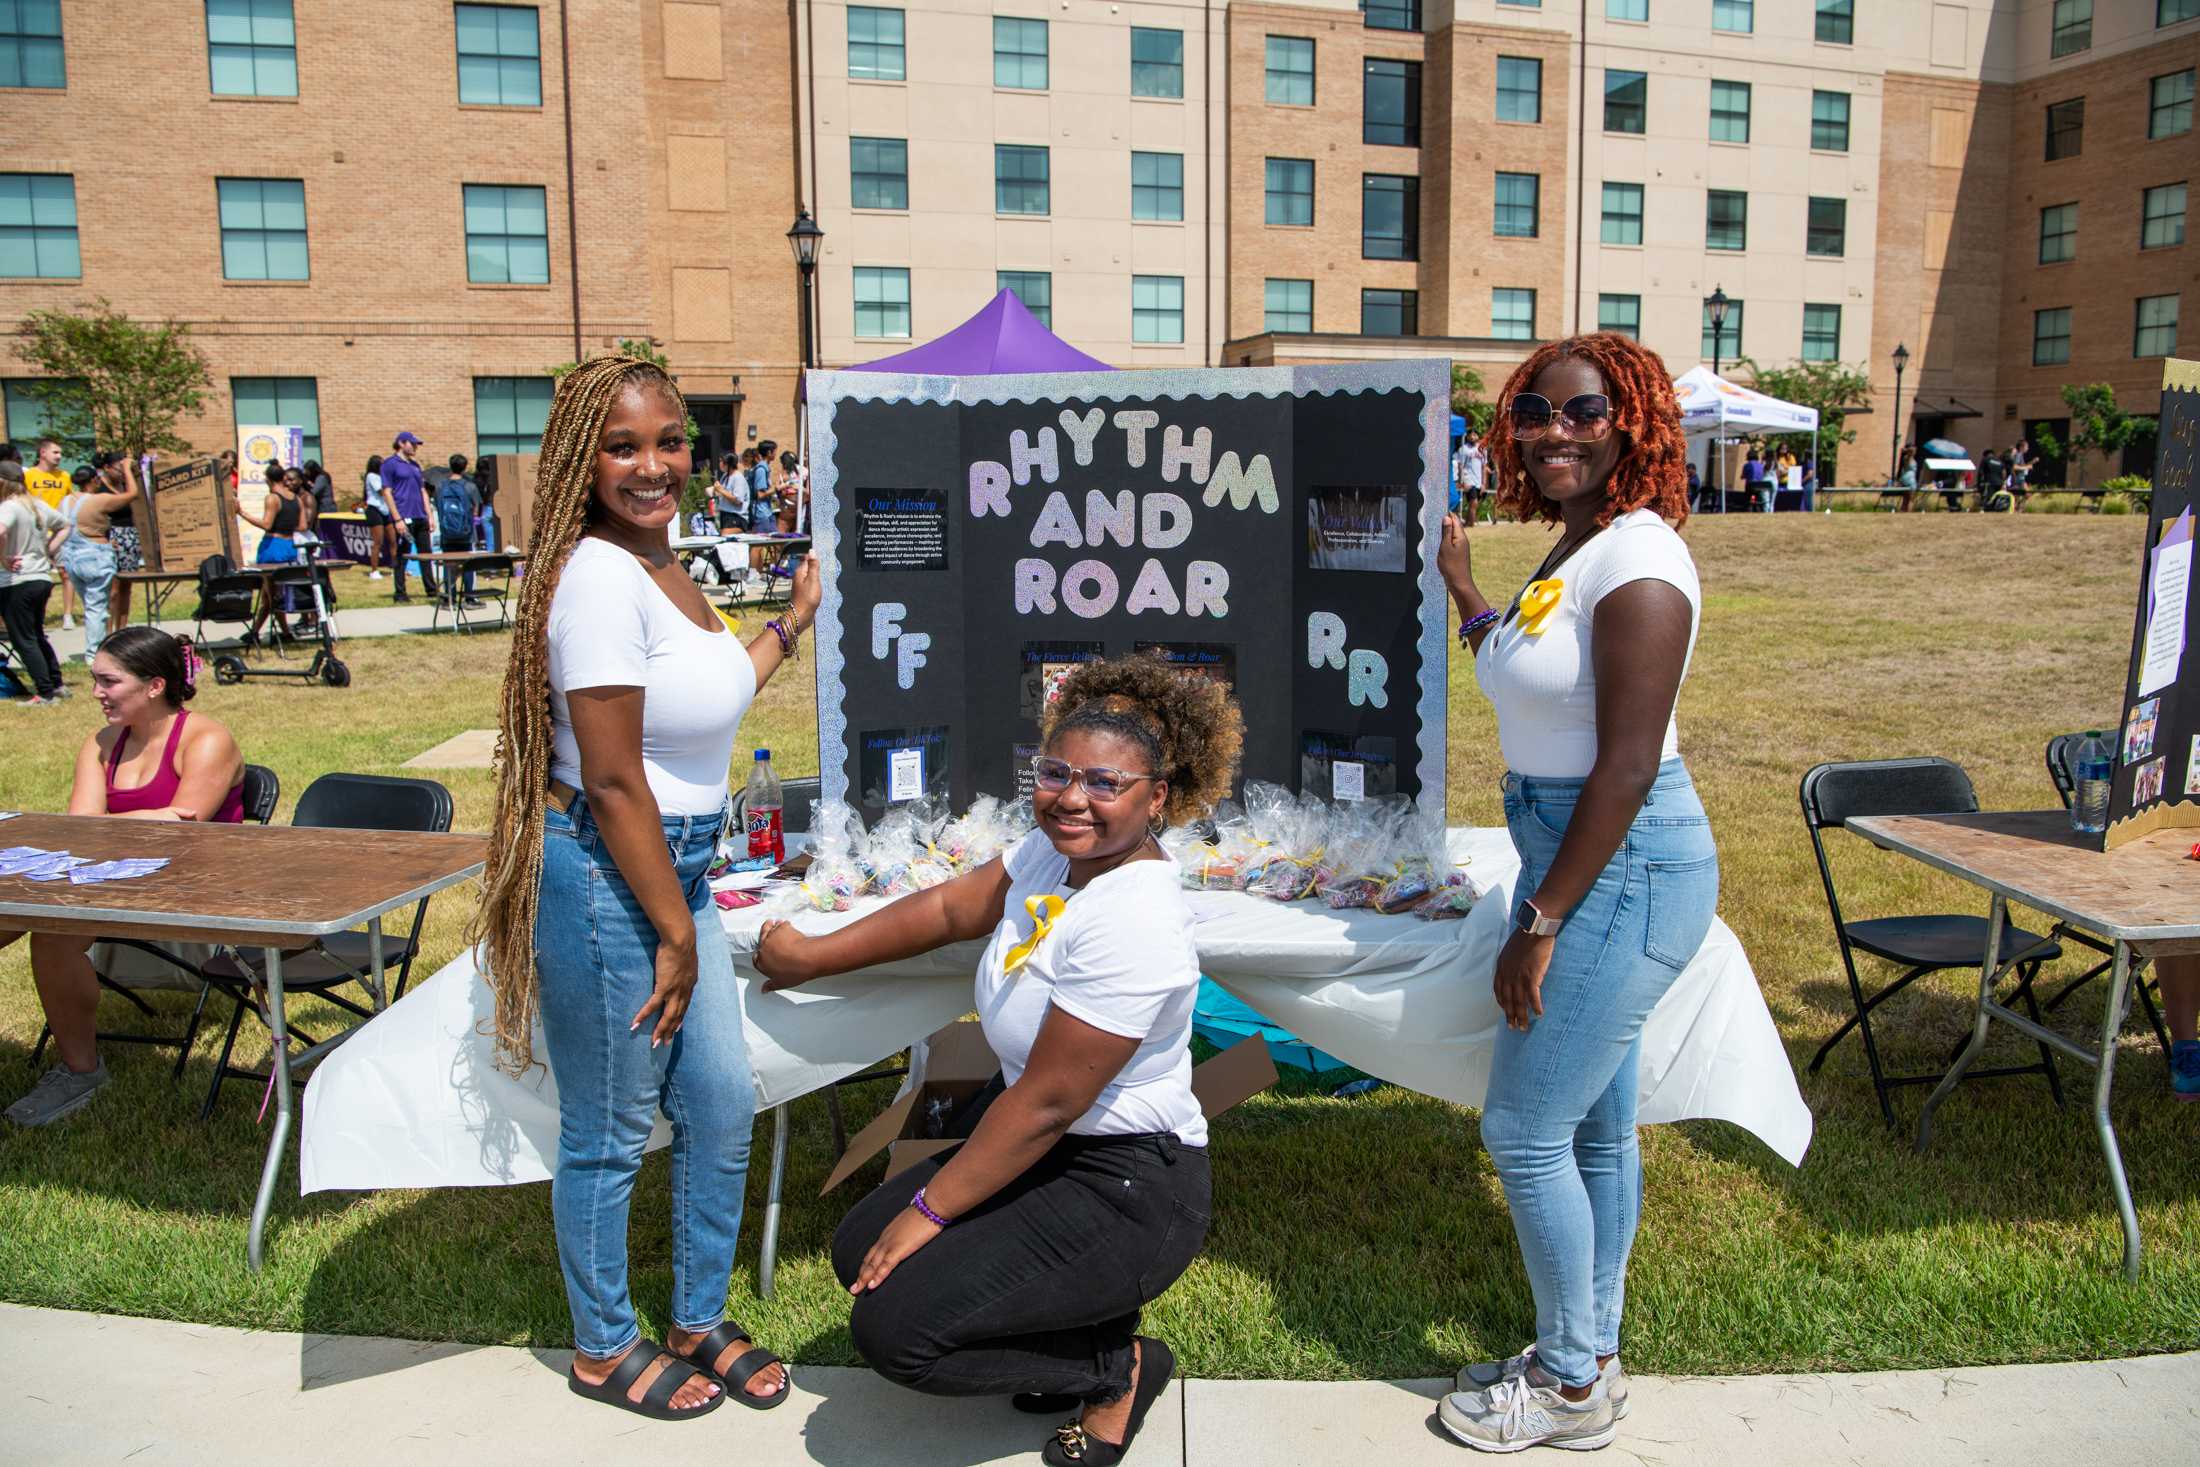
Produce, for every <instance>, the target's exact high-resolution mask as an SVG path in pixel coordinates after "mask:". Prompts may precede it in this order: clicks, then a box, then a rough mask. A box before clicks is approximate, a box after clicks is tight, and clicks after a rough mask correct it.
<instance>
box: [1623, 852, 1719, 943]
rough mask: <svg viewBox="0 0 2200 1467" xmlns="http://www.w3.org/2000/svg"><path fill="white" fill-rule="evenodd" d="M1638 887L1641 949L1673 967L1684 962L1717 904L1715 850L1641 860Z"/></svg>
mask: <svg viewBox="0 0 2200 1467" xmlns="http://www.w3.org/2000/svg"><path fill="white" fill-rule="evenodd" d="M1643 892H1644V906H1645V908H1646V911H1645V913H1644V923H1645V930H1644V933H1643V939H1642V950H1643V952H1644V953H1645V954H1647V955H1648V956H1650V957H1652V958H1655V959H1656V960H1657V961H1658V962H1661V963H1663V964H1665V965H1666V966H1667V967H1669V968H1672V969H1674V970H1675V971H1679V970H1680V969H1682V968H1685V967H1687V966H1688V965H1689V963H1690V962H1691V961H1693V960H1694V958H1695V956H1696V950H1697V949H1698V948H1700V947H1702V946H1703V940H1704V935H1705V934H1706V933H1708V932H1710V930H1711V918H1712V914H1713V913H1714V912H1715V911H1717V909H1718V905H1719V858H1718V856H1717V855H1715V854H1714V855H1709V856H1696V857H1691V858H1687V859H1683V860H1677V861H1645V862H1644V863H1643Z"/></svg>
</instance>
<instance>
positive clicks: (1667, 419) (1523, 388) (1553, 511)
mask: <svg viewBox="0 0 2200 1467" xmlns="http://www.w3.org/2000/svg"><path fill="white" fill-rule="evenodd" d="M1563 357H1580V358H1582V359H1583V360H1585V361H1586V362H1588V363H1589V365H1590V366H1592V367H1595V368H1596V369H1597V371H1598V372H1599V373H1601V374H1602V375H1603V377H1604V388H1605V392H1606V393H1607V395H1609V396H1610V398H1611V400H1612V426H1613V428H1614V429H1615V430H1616V431H1618V432H1620V433H1624V434H1625V435H1626V436H1627V441H1626V443H1625V444H1624V445H1623V446H1622V447H1621V449H1620V456H1619V462H1618V463H1617V464H1615V465H1614V466H1613V468H1612V479H1611V482H1610V483H1609V484H1607V485H1605V488H1604V509H1603V511H1602V512H1601V513H1600V514H1598V516H1597V524H1598V525H1599V526H1604V525H1609V524H1610V523H1612V521H1613V519H1614V518H1615V517H1617V516H1619V515H1623V514H1625V513H1627V512H1628V511H1629V510H1634V509H1644V508H1648V509H1654V510H1656V511H1657V512H1658V513H1659V514H1660V515H1661V516H1663V517H1664V518H1665V519H1666V520H1667V521H1669V522H1670V523H1672V524H1673V525H1674V526H1676V527H1678V526H1679V525H1680V524H1681V523H1682V522H1683V521H1685V520H1686V519H1687V518H1688V465H1687V440H1686V439H1684V438H1683V437H1682V436H1681V404H1680V398H1679V397H1678V396H1676V395H1675V394H1674V391H1673V378H1672V376H1671V374H1669V373H1668V372H1667V371H1666V370H1665V359H1664V358H1662V357H1660V356H1659V355H1658V354H1657V353H1656V352H1654V351H1652V350H1650V348H1649V347H1647V346H1644V345H1643V344H1642V343H1641V342H1639V341H1636V340H1635V339H1634V338H1633V337H1631V336H1621V335H1620V334H1618V333H1617V332H1613V331H1599V332H1597V333H1596V334H1595V335H1593V336H1570V337H1568V338H1566V340H1564V341H1552V342H1546V343H1544V344H1543V345H1542V346H1539V347H1537V348H1536V349H1535V351H1534V352H1533V353H1531V354H1530V355H1529V357H1528V359H1527V360H1526V361H1524V362H1522V363H1521V364H1520V365H1519V366H1518V367H1515V368H1514V369H1513V374H1512V375H1511V376H1510V377H1508V378H1506V379H1505V390H1504V391H1503V392H1501V393H1499V394H1498V398H1497V416H1496V418H1495V420H1494V421H1492V422H1491V424H1490V438H1489V444H1488V452H1489V456H1490V471H1491V473H1492V475H1493V476H1494V477H1495V481H1496V484H1497V503H1498V505H1499V507H1500V508H1503V509H1509V510H1511V511H1512V513H1513V515H1514V516H1515V517H1516V518H1518V519H1523V520H1529V519H1540V520H1546V521H1549V522H1551V523H1554V524H1555V523H1557V521H1558V518H1559V511H1558V505H1557V503H1556V502H1555V501H1553V500H1549V499H1546V498H1544V497H1543V491H1542V490H1540V489H1538V488H1536V486H1535V480H1534V479H1532V478H1529V477H1528V475H1527V473H1526V469H1525V466H1524V465H1523V464H1522V463H1521V461H1520V445H1519V444H1517V443H1515V442H1514V441H1513V436H1512V414H1511V413H1510V412H1509V411H1508V410H1507V409H1508V408H1509V406H1510V404H1511V403H1512V400H1513V397H1514V396H1515V395H1516V394H1518V393H1522V392H1532V391H1534V390H1535V389H1534V382H1535V379H1536V377H1537V376H1538V375H1539V374H1540V373H1541V372H1542V371H1543V369H1544V368H1545V367H1548V366H1549V365H1550V364H1551V363H1553V362H1555V361H1558V360H1559V359H1561V358H1563Z"/></svg>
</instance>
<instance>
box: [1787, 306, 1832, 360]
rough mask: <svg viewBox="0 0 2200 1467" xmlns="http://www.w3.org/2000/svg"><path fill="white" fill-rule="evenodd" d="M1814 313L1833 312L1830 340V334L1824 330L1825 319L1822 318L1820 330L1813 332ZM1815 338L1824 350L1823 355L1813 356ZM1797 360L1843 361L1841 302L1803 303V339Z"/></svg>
mask: <svg viewBox="0 0 2200 1467" xmlns="http://www.w3.org/2000/svg"><path fill="white" fill-rule="evenodd" d="M1813 311H1831V312H1833V330H1832V332H1831V333H1830V340H1829V333H1828V332H1827V331H1826V330H1825V329H1824V318H1823V317H1821V318H1820V321H1819V329H1818V330H1817V331H1816V332H1815V333H1814V332H1813V331H1812V330H1811V312H1813ZM1814 336H1815V338H1816V340H1817V341H1818V343H1819V344H1820V346H1821V347H1823V349H1824V354H1823V355H1813V354H1812V352H1811V342H1812V340H1813V337H1814ZM1797 360H1799V361H1805V362H1838V361H1840V360H1841V303H1840V302H1839V301H1805V302H1803V337H1802V342H1801V346H1800V349H1799V351H1798V353H1797Z"/></svg>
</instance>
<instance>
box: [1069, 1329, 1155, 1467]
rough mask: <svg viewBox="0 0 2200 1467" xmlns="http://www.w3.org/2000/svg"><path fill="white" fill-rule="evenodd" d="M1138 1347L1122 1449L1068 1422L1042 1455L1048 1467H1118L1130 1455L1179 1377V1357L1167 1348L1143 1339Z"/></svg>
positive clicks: (1075, 1423) (1077, 1424) (1082, 1425)
mask: <svg viewBox="0 0 2200 1467" xmlns="http://www.w3.org/2000/svg"><path fill="white" fill-rule="evenodd" d="M1138 1346H1139V1360H1138V1388H1137V1389H1136V1390H1135V1391H1133V1392H1132V1394H1131V1416H1130V1421H1129V1422H1128V1423H1127V1424H1126V1425H1125V1426H1124V1428H1123V1441H1122V1445H1120V1446H1118V1445H1117V1444H1116V1443H1114V1442H1110V1441H1102V1440H1101V1439H1100V1438H1099V1437H1096V1436H1093V1435H1091V1434H1090V1433H1089V1432H1087V1431H1086V1430H1085V1427H1084V1423H1083V1422H1081V1421H1065V1422H1063V1423H1062V1424H1061V1425H1060V1426H1059V1427H1057V1428H1055V1432H1054V1439H1053V1440H1052V1441H1050V1442H1048V1443H1047V1444H1046V1449H1045V1450H1044V1451H1042V1452H1041V1453H1040V1454H1039V1460H1040V1461H1042V1462H1045V1463H1046V1464H1047V1467H1115V1464H1116V1463H1118V1462H1120V1461H1122V1460H1123V1458H1124V1456H1125V1454H1127V1453H1128V1452H1129V1451H1130V1449H1131V1443H1132V1442H1135V1441H1137V1440H1138V1431H1139V1428H1140V1427H1142V1426H1144V1425H1145V1424H1146V1413H1147V1412H1148V1411H1151V1410H1152V1409H1153V1403H1154V1402H1155V1401H1157V1400H1159V1399H1160V1398H1161V1392H1162V1391H1163V1389H1165V1388H1166V1387H1167V1386H1168V1384H1169V1377H1170V1376H1172V1375H1174V1374H1175V1373H1176V1355H1175V1353H1174V1352H1172V1351H1171V1350H1170V1349H1169V1347H1168V1346H1167V1345H1164V1344H1162V1343H1161V1341H1159V1340H1150V1339H1147V1338H1146V1337H1145V1336H1143V1335H1141V1336H1139V1339H1138Z"/></svg>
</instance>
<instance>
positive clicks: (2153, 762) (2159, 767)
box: [2123, 698, 2192, 805]
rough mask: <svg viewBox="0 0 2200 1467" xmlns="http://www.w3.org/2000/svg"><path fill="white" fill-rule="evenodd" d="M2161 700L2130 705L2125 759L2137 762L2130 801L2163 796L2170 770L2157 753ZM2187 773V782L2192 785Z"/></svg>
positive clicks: (2125, 738) (2138, 803)
mask: <svg viewBox="0 0 2200 1467" xmlns="http://www.w3.org/2000/svg"><path fill="white" fill-rule="evenodd" d="M2161 721H2162V700H2161V699H2160V698H2147V699H2144V700H2143V701H2141V702H2138V703H2134V704H2132V705H2131V712H2130V713H2129V714H2128V715H2126V717H2125V718H2124V752H2123V762H2124V763H2126V764H2132V765H2137V766H2138V768H2137V769H2136V771H2135V772H2134V773H2133V774H2132V776H2131V802H2132V804H2134V805H2143V804H2145V803H2146V802H2147V801H2149V800H2159V799H2160V798H2162V782H2163V776H2164V775H2165V774H2166V773H2167V772H2168V771H2167V769H2166V767H2165V766H2166V765H2167V762H2168V761H2167V760H2166V759H2164V758H2162V757H2159V756H2157V755H2156V754H2155V753H2154V738H2155V733H2156V732H2157V730H2158V729H2159V728H2160V726H2161ZM2191 782H2192V781H2191V778H2190V776H2189V775H2188V776H2187V779H2186V783H2187V784H2190V783H2191Z"/></svg>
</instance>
